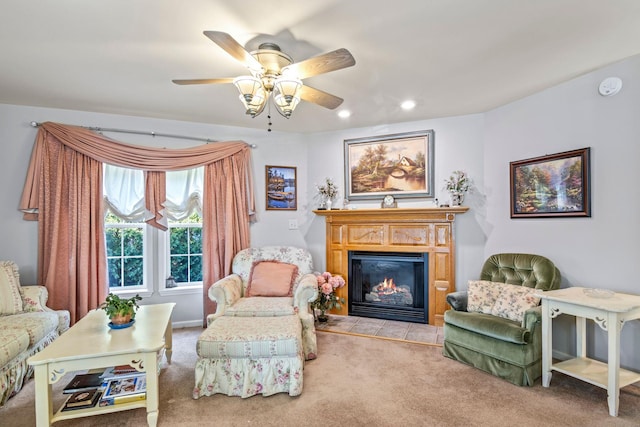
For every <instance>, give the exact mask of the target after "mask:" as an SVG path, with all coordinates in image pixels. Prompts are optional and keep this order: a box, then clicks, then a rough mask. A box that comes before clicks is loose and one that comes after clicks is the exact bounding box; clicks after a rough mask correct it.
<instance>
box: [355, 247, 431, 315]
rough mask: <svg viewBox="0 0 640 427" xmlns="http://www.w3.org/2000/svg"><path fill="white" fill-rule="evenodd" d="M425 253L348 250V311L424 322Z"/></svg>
mask: <svg viewBox="0 0 640 427" xmlns="http://www.w3.org/2000/svg"><path fill="white" fill-rule="evenodd" d="M427 257H428V254H427V253H417V254H416V253H396V252H350V253H349V272H350V274H349V315H353V316H363V317H374V318H380V319H391V320H402V321H410V322H420V323H427V320H428V318H429V317H428V313H427V307H428V304H427V301H426V300H427V294H426V292H425V289H426V286H425V284H426V283H428V280H427V276H428V275H427V266H428V263H427V262H426V261H427Z"/></svg>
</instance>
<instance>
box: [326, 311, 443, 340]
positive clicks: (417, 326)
mask: <svg viewBox="0 0 640 427" xmlns="http://www.w3.org/2000/svg"><path fill="white" fill-rule="evenodd" d="M316 329H317V330H318V331H323V332H334V333H339V334H347V335H360V336H368V337H376V338H383V339H389V340H399V341H408V342H414V343H419V344H430V345H442V340H443V339H444V335H443V331H442V328H441V327H437V326H432V325H426V324H424V323H410V322H398V321H395V320H384V319H371V318H366V317H357V316H339V315H335V314H330V315H329V320H328V321H327V322H326V323H319V322H316Z"/></svg>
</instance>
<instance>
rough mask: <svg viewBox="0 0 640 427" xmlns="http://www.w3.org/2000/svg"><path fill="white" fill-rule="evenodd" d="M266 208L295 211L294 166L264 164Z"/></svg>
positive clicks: (296, 199)
mask: <svg viewBox="0 0 640 427" xmlns="http://www.w3.org/2000/svg"><path fill="white" fill-rule="evenodd" d="M265 175H266V176H265V187H266V189H265V193H266V196H267V203H266V209H267V210H276V211H281V210H285V211H295V210H297V209H298V190H297V185H298V183H297V178H296V168H295V166H266V174H265Z"/></svg>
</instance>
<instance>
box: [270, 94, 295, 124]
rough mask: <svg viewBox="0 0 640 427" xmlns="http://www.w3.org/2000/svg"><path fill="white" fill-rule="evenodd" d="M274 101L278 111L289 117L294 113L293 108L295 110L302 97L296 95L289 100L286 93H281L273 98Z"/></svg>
mask: <svg viewBox="0 0 640 427" xmlns="http://www.w3.org/2000/svg"><path fill="white" fill-rule="evenodd" d="M273 101H274V103H275V104H276V107H277V108H278V112H279V113H280V114H281V115H283V116H284V117H286V118H287V119H288V118H289V117H291V113H293V110H295V109H296V107H297V106H298V103H299V102H300V98H299V97H297V96H294V97H293V98H291V100H290V101H288V100H287V99H286V98H285V96H284V95H282V94H281V93H279V94H277V95H276V96H275V97H274V98H273Z"/></svg>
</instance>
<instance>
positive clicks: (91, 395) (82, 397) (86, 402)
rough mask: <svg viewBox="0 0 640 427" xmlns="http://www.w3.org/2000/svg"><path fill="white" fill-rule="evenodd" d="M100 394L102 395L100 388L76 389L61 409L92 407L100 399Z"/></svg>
mask: <svg viewBox="0 0 640 427" xmlns="http://www.w3.org/2000/svg"><path fill="white" fill-rule="evenodd" d="M100 396H102V389H100V388H94V389H90V390H84V391H77V392H75V393H73V394H72V395H71V396H69V398H68V399H67V401H66V402H65V404H64V406H63V407H62V410H63V411H71V410H74V409H84V408H93V407H94V406H96V403H98V400H100Z"/></svg>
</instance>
